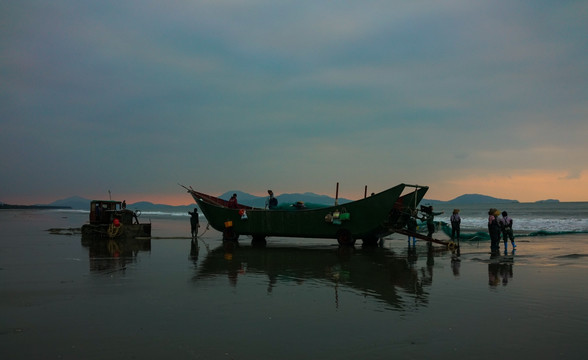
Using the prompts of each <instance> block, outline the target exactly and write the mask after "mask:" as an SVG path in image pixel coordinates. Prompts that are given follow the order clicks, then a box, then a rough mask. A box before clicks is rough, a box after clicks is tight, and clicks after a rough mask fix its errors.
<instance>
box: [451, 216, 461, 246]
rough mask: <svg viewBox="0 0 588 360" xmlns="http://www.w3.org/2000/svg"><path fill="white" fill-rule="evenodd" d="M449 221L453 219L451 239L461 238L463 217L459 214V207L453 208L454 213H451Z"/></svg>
mask: <svg viewBox="0 0 588 360" xmlns="http://www.w3.org/2000/svg"><path fill="white" fill-rule="evenodd" d="M449 221H451V239H457V240H459V232H460V227H461V217H460V216H459V209H454V210H453V214H451V217H450V218H449ZM456 235H457V237H456Z"/></svg>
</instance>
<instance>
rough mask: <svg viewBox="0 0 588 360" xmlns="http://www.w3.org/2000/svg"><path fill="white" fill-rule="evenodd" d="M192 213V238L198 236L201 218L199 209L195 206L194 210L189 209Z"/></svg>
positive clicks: (189, 212)
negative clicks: (199, 217)
mask: <svg viewBox="0 0 588 360" xmlns="http://www.w3.org/2000/svg"><path fill="white" fill-rule="evenodd" d="M188 214H190V227H191V229H192V239H196V236H198V228H199V227H200V219H198V209H197V208H194V212H191V211H188Z"/></svg>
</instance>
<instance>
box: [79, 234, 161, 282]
mask: <svg viewBox="0 0 588 360" xmlns="http://www.w3.org/2000/svg"><path fill="white" fill-rule="evenodd" d="M82 246H83V247H85V248H87V249H88V255H89V257H90V271H94V272H103V273H111V272H115V271H124V270H126V266H127V265H128V264H130V263H134V262H136V261H137V256H138V255H139V253H140V252H150V251H151V239H150V238H147V239H131V238H126V239H125V238H122V239H104V240H86V239H85V238H82Z"/></svg>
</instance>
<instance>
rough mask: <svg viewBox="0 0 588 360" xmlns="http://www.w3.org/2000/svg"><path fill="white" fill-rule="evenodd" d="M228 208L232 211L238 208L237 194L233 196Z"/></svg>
mask: <svg viewBox="0 0 588 360" xmlns="http://www.w3.org/2000/svg"><path fill="white" fill-rule="evenodd" d="M228 207H229V208H230V209H236V208H237V194H233V196H231V198H230V199H229V204H228Z"/></svg>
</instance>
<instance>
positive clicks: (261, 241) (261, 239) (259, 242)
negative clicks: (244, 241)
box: [251, 235, 267, 247]
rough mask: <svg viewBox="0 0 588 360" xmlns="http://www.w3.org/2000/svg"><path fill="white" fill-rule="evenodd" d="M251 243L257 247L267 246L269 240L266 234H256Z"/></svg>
mask: <svg viewBox="0 0 588 360" xmlns="http://www.w3.org/2000/svg"><path fill="white" fill-rule="evenodd" d="M251 245H252V246H255V247H265V246H266V245H267V241H266V240H265V236H260V235H256V236H253V238H252V239H251Z"/></svg>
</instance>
